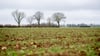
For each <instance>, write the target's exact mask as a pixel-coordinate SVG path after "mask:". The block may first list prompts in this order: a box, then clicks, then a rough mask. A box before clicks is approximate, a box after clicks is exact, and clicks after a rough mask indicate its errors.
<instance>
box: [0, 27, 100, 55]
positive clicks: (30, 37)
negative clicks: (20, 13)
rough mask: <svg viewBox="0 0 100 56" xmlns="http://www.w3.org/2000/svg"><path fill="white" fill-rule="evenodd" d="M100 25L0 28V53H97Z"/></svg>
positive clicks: (99, 52) (99, 49)
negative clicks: (95, 26) (91, 26)
mask: <svg viewBox="0 0 100 56" xmlns="http://www.w3.org/2000/svg"><path fill="white" fill-rule="evenodd" d="M99 55H100V28H0V56H99Z"/></svg>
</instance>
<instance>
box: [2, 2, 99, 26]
mask: <svg viewBox="0 0 100 56" xmlns="http://www.w3.org/2000/svg"><path fill="white" fill-rule="evenodd" d="M16 9H17V10H19V11H21V12H24V13H25V14H26V17H25V18H24V19H23V20H22V22H21V24H22V25H23V24H28V23H27V21H26V18H27V17H29V16H32V15H34V14H35V12H37V11H41V12H43V14H44V19H42V20H41V23H43V22H45V23H46V22H47V18H48V17H52V15H53V14H54V13H55V12H61V13H64V15H65V16H66V20H65V21H62V24H63V22H65V23H66V24H80V23H85V24H100V0H0V24H14V25H17V23H16V22H15V20H14V18H13V16H12V15H11V13H12V12H13V11H15V10H16ZM33 22H34V23H36V20H35V21H33Z"/></svg>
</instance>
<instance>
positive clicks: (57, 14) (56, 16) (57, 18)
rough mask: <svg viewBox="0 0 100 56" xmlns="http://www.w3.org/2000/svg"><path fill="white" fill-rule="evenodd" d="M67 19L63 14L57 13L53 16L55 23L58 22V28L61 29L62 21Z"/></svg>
mask: <svg viewBox="0 0 100 56" xmlns="http://www.w3.org/2000/svg"><path fill="white" fill-rule="evenodd" d="M65 18H66V17H65V16H64V14H63V13H59V12H57V13H54V14H53V19H54V21H56V22H57V24H58V27H60V21H61V20H62V19H65Z"/></svg>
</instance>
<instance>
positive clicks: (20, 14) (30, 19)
mask: <svg viewBox="0 0 100 56" xmlns="http://www.w3.org/2000/svg"><path fill="white" fill-rule="evenodd" d="M12 16H13V17H14V19H15V21H16V22H17V24H18V27H20V24H21V21H22V19H24V18H25V17H26V15H25V13H24V12H19V11H18V10H16V11H13V12H12ZM65 18H66V17H65V15H64V14H63V13H60V12H57V13H54V14H53V15H52V17H51V18H48V21H49V24H50V21H51V20H54V21H55V22H57V25H58V27H60V22H61V20H62V19H65ZM34 19H35V20H37V23H38V27H39V26H40V21H41V19H43V13H42V12H40V11H37V12H36V13H35V14H34V15H32V16H30V17H28V18H27V21H28V23H29V24H30V25H32V23H33V21H34Z"/></svg>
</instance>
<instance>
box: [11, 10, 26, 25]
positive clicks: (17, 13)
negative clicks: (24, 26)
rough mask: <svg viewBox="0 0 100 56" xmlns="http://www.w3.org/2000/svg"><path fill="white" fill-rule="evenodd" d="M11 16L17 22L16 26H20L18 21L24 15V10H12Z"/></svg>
mask: <svg viewBox="0 0 100 56" xmlns="http://www.w3.org/2000/svg"><path fill="white" fill-rule="evenodd" d="M12 16H13V17H14V19H15V21H16V22H17V24H18V27H20V23H21V21H22V19H23V18H24V17H25V14H24V12H19V11H18V10H16V11H14V12H12Z"/></svg>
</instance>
